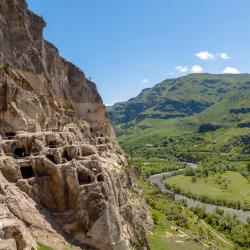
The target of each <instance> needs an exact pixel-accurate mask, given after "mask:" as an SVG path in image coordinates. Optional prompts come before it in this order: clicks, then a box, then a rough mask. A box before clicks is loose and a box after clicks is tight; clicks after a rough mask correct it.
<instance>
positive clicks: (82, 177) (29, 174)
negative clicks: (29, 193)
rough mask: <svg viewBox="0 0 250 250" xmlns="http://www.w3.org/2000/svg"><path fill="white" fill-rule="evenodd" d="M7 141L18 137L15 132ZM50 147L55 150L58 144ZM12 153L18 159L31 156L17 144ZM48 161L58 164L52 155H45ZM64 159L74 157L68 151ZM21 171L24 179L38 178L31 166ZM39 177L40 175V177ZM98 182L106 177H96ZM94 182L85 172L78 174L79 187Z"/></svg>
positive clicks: (49, 145) (7, 135) (54, 143)
mask: <svg viewBox="0 0 250 250" xmlns="http://www.w3.org/2000/svg"><path fill="white" fill-rule="evenodd" d="M5 136H6V138H7V139H9V140H10V139H13V138H14V137H15V136H16V133H15V132H9V133H6V134H5ZM48 147H50V148H55V147H57V145H56V142H54V141H52V142H50V143H49V144H48ZM12 153H13V155H14V156H15V157H16V158H24V157H27V156H29V155H28V154H27V153H26V151H25V148H24V147H17V146H16V144H13V145H12ZM45 156H46V158H47V159H49V160H50V161H51V162H53V163H55V164H57V162H56V160H55V157H54V156H53V155H52V154H47V155H45ZM62 157H63V158H65V159H67V160H72V157H70V156H69V154H68V152H67V150H64V151H63V154H62ZM20 171H21V174H22V177H23V179H30V178H33V177H36V174H35V172H34V170H33V167H32V166H31V165H25V166H20ZM38 177H39V175H38ZM96 179H97V181H98V182H103V181H104V177H103V175H101V174H99V175H97V177H96ZM92 182H93V179H92V177H91V176H90V175H89V174H87V173H85V172H78V183H79V185H87V184H91V183H92Z"/></svg>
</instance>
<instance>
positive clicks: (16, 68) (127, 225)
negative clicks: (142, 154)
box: [0, 0, 152, 249]
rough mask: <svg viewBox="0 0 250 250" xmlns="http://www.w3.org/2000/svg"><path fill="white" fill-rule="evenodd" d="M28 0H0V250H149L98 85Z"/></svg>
mask: <svg viewBox="0 0 250 250" xmlns="http://www.w3.org/2000/svg"><path fill="white" fill-rule="evenodd" d="M44 27H45V22H44V20H43V19H42V18H41V17H39V16H37V15H36V14H34V13H33V12H31V11H30V10H29V9H28V7H27V4H26V2H25V0H0V135H1V136H0V249H37V243H36V242H37V241H40V242H43V243H46V244H48V245H51V246H52V247H54V248H55V249H66V248H67V249H71V248H72V249H77V248H80V249H89V248H94V249H129V248H131V247H135V248H143V247H147V241H146V237H145V228H150V227H151V226H152V221H151V219H150V218H149V216H148V212H147V207H146V205H145V203H144V200H143V194H142V193H141V192H140V190H138V189H137V187H136V186H135V185H134V184H133V175H134V173H133V171H131V170H130V171H125V169H126V159H125V157H124V154H123V152H122V150H121V149H120V148H119V146H118V144H117V142H116V138H115V136H114V134H113V130H112V127H111V124H110V121H109V118H108V116H107V113H106V109H105V106H104V105H103V103H102V99H101V97H100V96H99V94H98V92H97V90H96V86H95V84H94V83H93V82H91V81H90V80H88V79H87V78H86V77H85V75H84V73H83V72H82V71H81V70H80V69H79V68H77V67H76V66H75V65H73V64H71V63H69V62H67V61H66V60H65V59H63V58H62V57H60V55H59V53H58V50H57V49H56V48H55V47H54V46H53V45H52V44H50V43H49V42H47V41H46V40H45V39H44V38H43V28H44Z"/></svg>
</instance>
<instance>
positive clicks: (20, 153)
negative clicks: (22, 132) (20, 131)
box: [12, 145, 26, 158]
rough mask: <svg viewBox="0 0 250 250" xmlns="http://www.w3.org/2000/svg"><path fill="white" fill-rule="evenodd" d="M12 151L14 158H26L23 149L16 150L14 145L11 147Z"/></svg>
mask: <svg viewBox="0 0 250 250" xmlns="http://www.w3.org/2000/svg"><path fill="white" fill-rule="evenodd" d="M12 150H13V154H14V156H15V157H16V158H23V157H25V156H26V155H25V149H24V148H17V147H16V145H13V147H12Z"/></svg>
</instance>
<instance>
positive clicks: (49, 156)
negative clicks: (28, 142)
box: [46, 155, 56, 164]
mask: <svg viewBox="0 0 250 250" xmlns="http://www.w3.org/2000/svg"><path fill="white" fill-rule="evenodd" d="M46 158H47V159H49V160H50V161H52V162H53V163H55V164H56V160H55V157H54V155H46Z"/></svg>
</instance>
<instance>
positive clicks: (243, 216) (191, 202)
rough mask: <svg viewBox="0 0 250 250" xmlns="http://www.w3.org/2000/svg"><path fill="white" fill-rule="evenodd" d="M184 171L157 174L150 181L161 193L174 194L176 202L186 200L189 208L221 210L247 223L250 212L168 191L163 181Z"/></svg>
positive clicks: (209, 210)
mask: <svg viewBox="0 0 250 250" xmlns="http://www.w3.org/2000/svg"><path fill="white" fill-rule="evenodd" d="M181 171H182V170H175V171H168V172H163V173H161V174H155V175H151V176H150V177H149V178H148V180H149V181H150V183H151V184H154V185H157V186H158V187H159V188H160V190H161V191H163V192H168V193H171V194H172V197H174V200H176V201H180V200H185V202H186V203H187V206H188V207H193V206H202V207H204V208H205V210H206V212H210V213H211V212H214V211H215V209H216V208H220V209H221V210H223V211H225V212H227V213H229V214H232V215H233V214H235V215H236V217H237V218H238V219H239V220H240V221H241V222H244V223H245V222H246V220H247V218H248V217H250V211H243V210H239V209H234V208H229V207H225V206H218V205H213V204H209V203H205V202H202V201H199V200H195V199H192V198H189V197H187V196H185V195H181V194H178V193H176V192H174V191H173V190H171V189H167V188H166V186H165V184H164V183H163V179H164V178H165V177H169V176H173V175H176V174H178V173H181Z"/></svg>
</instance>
